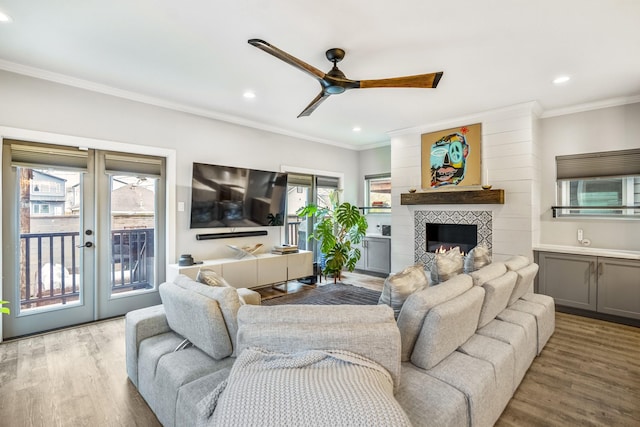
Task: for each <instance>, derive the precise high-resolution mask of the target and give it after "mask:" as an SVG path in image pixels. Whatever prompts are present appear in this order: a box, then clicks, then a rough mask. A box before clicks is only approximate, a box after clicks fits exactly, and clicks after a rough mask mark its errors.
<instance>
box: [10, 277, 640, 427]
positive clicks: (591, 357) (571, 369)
mask: <svg viewBox="0 0 640 427" xmlns="http://www.w3.org/2000/svg"><path fill="white" fill-rule="evenodd" d="M352 279H353V280H354V283H353V284H356V283H355V279H354V278H352ZM365 279H366V278H365ZM367 280H368V279H367ZM368 287H373V285H372V284H371V283H369V284H368ZM556 320H557V324H556V331H555V334H554V335H553V336H552V337H551V339H550V341H549V343H548V344H547V346H546V347H545V349H544V351H543V352H542V355H541V356H540V357H537V358H536V360H535V361H534V362H533V365H532V366H531V368H530V369H529V372H528V373H527V375H526V376H525V378H524V380H523V382H522V383H521V385H520V387H519V388H518V390H517V391H516V393H515V396H514V397H513V399H512V400H511V402H510V403H509V405H508V406H507V408H506V409H505V411H504V413H503V414H502V417H501V418H500V420H499V421H498V423H497V424H496V425H497V426H501V427H502V426H518V427H520V426H639V425H640V328H634V327H631V326H624V325H618V324H614V323H609V322H604V321H600V320H594V319H588V318H584V317H578V316H574V315H569V314H563V313H557V314H556ZM158 425H159V423H158V421H157V420H156V418H155V416H154V415H153V413H152V412H151V410H150V409H149V408H148V406H147V405H146V404H145V402H144V400H143V399H142V398H141V397H140V395H139V394H138V393H137V391H136V389H135V388H134V387H133V386H132V385H131V383H130V382H129V381H128V380H127V376H126V371H125V360H124V319H123V318H118V319H113V320H108V321H103V322H97V323H93V324H89V325H85V326H80V327H76V328H71V329H66V330H62V331H58V332H52V333H48V334H43V335H39V336H34V337H29V338H24V339H19V340H14V341H9V342H6V343H3V344H0V426H12V427H13V426H74V427H75V426H92V427H100V426H158Z"/></svg>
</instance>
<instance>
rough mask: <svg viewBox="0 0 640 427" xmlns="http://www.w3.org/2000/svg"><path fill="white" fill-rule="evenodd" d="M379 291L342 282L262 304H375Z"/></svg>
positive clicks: (264, 301)
mask: <svg viewBox="0 0 640 427" xmlns="http://www.w3.org/2000/svg"><path fill="white" fill-rule="evenodd" d="M379 298H380V292H378V291H373V290H371V289H367V288H362V287H360V286H353V285H346V284H344V283H335V284H333V283H332V284H328V285H323V286H318V287H316V288H312V289H309V290H305V291H301V292H296V293H294V294H287V295H283V296H281V297H275V298H270V299H266V300H262V305H282V304H311V305H338V304H354V305H375V304H378V299H379Z"/></svg>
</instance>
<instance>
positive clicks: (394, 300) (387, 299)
mask: <svg viewBox="0 0 640 427" xmlns="http://www.w3.org/2000/svg"><path fill="white" fill-rule="evenodd" d="M428 286H429V279H428V278H427V275H426V274H425V272H424V268H423V267H422V265H420V264H416V265H412V266H411V267H407V268H405V269H404V270H402V271H401V272H399V273H396V274H390V275H389V277H387V279H386V280H385V281H384V286H383V287H382V293H381V294H380V299H379V300H378V304H386V305H388V306H390V307H391V308H392V309H393V313H394V315H395V317H396V319H397V318H398V315H399V314H400V309H402V305H403V304H404V302H405V300H406V299H407V298H408V297H409V295H411V294H412V293H414V292H416V291H419V290H421V289H424V288H426V287H428Z"/></svg>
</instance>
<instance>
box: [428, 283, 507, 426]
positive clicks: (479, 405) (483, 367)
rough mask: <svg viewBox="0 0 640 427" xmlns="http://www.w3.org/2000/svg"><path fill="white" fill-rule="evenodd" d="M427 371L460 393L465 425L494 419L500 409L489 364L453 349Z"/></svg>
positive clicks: (489, 423) (474, 424)
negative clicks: (464, 401)
mask: <svg viewBox="0 0 640 427" xmlns="http://www.w3.org/2000/svg"><path fill="white" fill-rule="evenodd" d="M475 289H478V288H475ZM428 373H429V375H431V376H433V377H435V378H437V379H439V380H441V381H444V382H445V383H447V384H449V385H452V386H453V387H455V388H457V389H458V390H460V391H461V392H462V393H464V395H465V397H466V399H467V402H468V405H469V418H470V420H469V421H470V423H469V424H468V425H469V426H492V425H493V424H494V423H495V422H496V421H497V419H498V417H499V416H500V413H501V412H502V409H503V408H502V407H501V402H500V401H499V399H497V398H496V393H497V392H498V390H497V384H496V378H495V376H494V374H493V365H492V364H491V363H489V362H487V361H486V360H482V359H476V358H475V357H471V356H469V355H466V354H464V353H460V352H457V351H454V352H452V353H451V354H449V356H448V357H447V358H446V359H444V360H443V361H442V362H441V363H439V364H438V365H437V366H436V367H434V368H433V369H430V370H429V371H428Z"/></svg>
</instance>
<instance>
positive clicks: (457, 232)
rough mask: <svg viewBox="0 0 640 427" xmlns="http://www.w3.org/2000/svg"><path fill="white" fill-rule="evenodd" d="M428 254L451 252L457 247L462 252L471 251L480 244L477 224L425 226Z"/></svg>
mask: <svg viewBox="0 0 640 427" xmlns="http://www.w3.org/2000/svg"><path fill="white" fill-rule="evenodd" d="M425 234H426V239H427V242H426V244H427V246H426V248H427V252H436V251H438V250H449V249H451V248H455V247H456V246H457V247H459V248H460V252H463V253H465V254H466V253H469V251H470V250H471V249H473V248H475V247H476V245H477V244H478V226H477V225H476V224H434V223H426V224H425Z"/></svg>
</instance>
